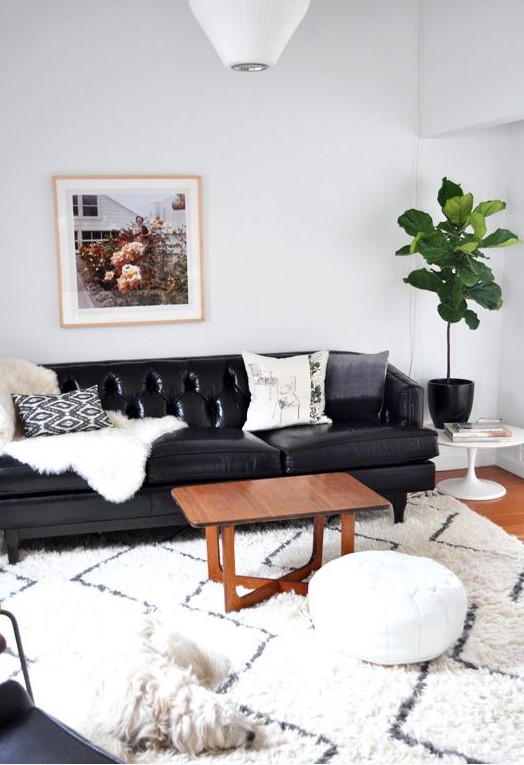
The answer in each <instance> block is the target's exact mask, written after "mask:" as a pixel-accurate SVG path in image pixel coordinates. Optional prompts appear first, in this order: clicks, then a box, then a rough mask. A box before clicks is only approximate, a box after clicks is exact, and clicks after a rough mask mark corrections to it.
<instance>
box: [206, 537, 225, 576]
mask: <svg viewBox="0 0 524 765" xmlns="http://www.w3.org/2000/svg"><path fill="white" fill-rule="evenodd" d="M206 546H207V573H208V576H209V578H210V579H211V581H212V582H221V581H222V566H221V565H220V545H219V540H218V526H207V527H206Z"/></svg>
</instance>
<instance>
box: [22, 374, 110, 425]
mask: <svg viewBox="0 0 524 765" xmlns="http://www.w3.org/2000/svg"><path fill="white" fill-rule="evenodd" d="M13 400H14V402H15V406H16V408H17V411H18V413H19V415H20V418H21V420H22V423H23V425H24V431H25V434H26V436H27V437H28V438H33V437H34V436H58V435H61V434H63V433H79V432H82V431H88V430H100V429H101V428H110V427H112V426H111V423H110V422H109V419H108V417H107V414H106V412H105V411H104V409H103V408H102V402H101V401H100V397H99V395H98V386H97V385H93V386H92V387H91V388H85V389H84V390H75V391H71V392H70V393H62V394H61V395H58V396H32V395H28V396H22V395H14V396H13Z"/></svg>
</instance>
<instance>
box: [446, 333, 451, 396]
mask: <svg viewBox="0 0 524 765" xmlns="http://www.w3.org/2000/svg"><path fill="white" fill-rule="evenodd" d="M450 339H451V324H450V323H449V322H448V326H447V330H446V340H447V347H448V353H447V362H448V364H447V370H446V378H447V381H448V385H449V383H450V380H451V344H450Z"/></svg>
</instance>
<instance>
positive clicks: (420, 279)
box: [404, 268, 442, 293]
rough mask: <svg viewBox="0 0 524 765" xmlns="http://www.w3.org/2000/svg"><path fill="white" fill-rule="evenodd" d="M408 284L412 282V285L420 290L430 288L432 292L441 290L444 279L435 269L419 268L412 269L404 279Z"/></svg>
mask: <svg viewBox="0 0 524 765" xmlns="http://www.w3.org/2000/svg"><path fill="white" fill-rule="evenodd" d="M404 281H405V282H406V284H411V286H412V287H417V289H419V290H429V291H430V292H437V293H438V292H439V290H440V288H441V286H442V280H441V279H440V277H439V276H438V275H437V274H436V273H435V271H429V270H428V269H427V268H418V269H417V270H416V271H412V272H411V273H410V274H408V275H407V276H406V278H405V279H404Z"/></svg>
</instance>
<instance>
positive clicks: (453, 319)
mask: <svg viewBox="0 0 524 765" xmlns="http://www.w3.org/2000/svg"><path fill="white" fill-rule="evenodd" d="M466 306H467V303H466V301H465V300H464V301H463V302H462V303H461V304H460V305H459V306H458V307H453V306H450V305H448V304H444V303H440V304H439V306H438V308H437V311H438V312H439V315H440V316H441V317H442V318H443V319H444V321H447V322H448V323H449V324H456V323H457V321H460V320H461V319H463V318H464V314H465V312H466Z"/></svg>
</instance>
